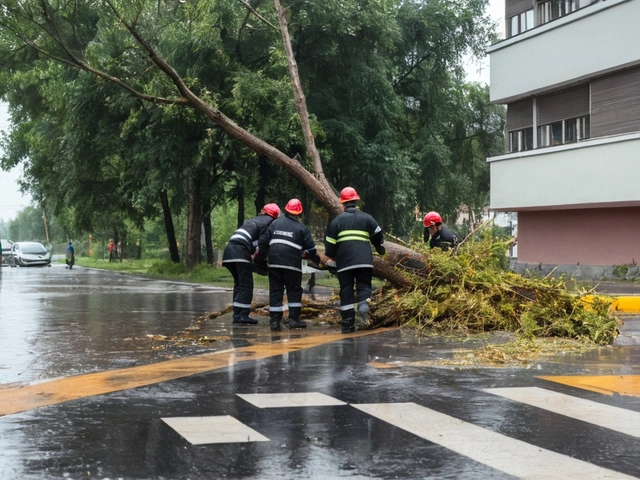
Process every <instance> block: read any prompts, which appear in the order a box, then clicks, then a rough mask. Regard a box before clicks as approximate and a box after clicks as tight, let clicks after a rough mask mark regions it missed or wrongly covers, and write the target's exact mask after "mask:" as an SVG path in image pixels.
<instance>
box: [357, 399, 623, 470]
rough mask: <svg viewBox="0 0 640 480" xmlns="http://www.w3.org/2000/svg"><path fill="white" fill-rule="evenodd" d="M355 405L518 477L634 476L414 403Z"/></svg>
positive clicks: (397, 425)
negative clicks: (546, 448)
mask: <svg viewBox="0 0 640 480" xmlns="http://www.w3.org/2000/svg"><path fill="white" fill-rule="evenodd" d="M352 406H353V407H354V408H357V409H358V410H361V411H363V412H365V413H367V414H369V415H371V416H373V417H376V418H378V419H380V420H383V421H385V422H387V423H390V424H391V425H394V426H396V427H398V428H402V429H403V430H406V431H408V432H410V433H413V434H414V435H417V436H418V437H421V438H424V439H425V440H429V441H430V442H433V443H436V444H439V445H441V446H443V447H446V448H448V449H450V450H453V451H454V452H457V453H460V454H462V455H465V456H467V457H469V458H472V459H474V460H476V461H478V462H480V463H483V464H485V465H488V466H490V467H492V468H495V469H497V470H501V471H503V472H505V473H507V474H510V475H514V476H516V477H520V478H527V479H549V478H581V479H582V480H587V479H596V478H597V479H605V478H611V479H613V478H615V479H623V478H634V477H629V476H627V475H624V474H622V473H619V472H616V471H613V470H609V469H606V468H602V467H598V466H596V465H592V464H590V463H588V462H584V461H582V460H577V459H575V458H572V457H568V456H566V455H562V454H560V453H556V452H552V451H550V450H545V449H543V448H540V447H537V446H534V445H530V444H528V443H526V442H523V441H521V440H516V439H513V438H509V437H507V436H505V435H502V434H500V433H496V432H493V431H491V430H488V429H485V428H482V427H478V426H475V425H472V424H470V423H467V422H464V421H462V420H459V419H457V418H454V417H450V416H448V415H445V414H442V413H439V412H436V411H434V410H431V409H429V408H426V407H422V406H420V405H418V404H415V403H395V404H389V403H387V404H375V403H370V404H359V405H352Z"/></svg>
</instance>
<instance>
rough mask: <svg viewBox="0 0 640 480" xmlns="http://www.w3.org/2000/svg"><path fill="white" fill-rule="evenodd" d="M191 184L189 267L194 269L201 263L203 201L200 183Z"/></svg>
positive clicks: (188, 218)
mask: <svg viewBox="0 0 640 480" xmlns="http://www.w3.org/2000/svg"><path fill="white" fill-rule="evenodd" d="M190 183H191V185H190V188H189V195H188V201H189V206H188V213H187V267H188V268H193V267H195V266H196V265H197V264H198V263H200V247H201V242H200V237H201V232H202V199H201V193H200V185H199V183H198V181H197V180H191V181H190Z"/></svg>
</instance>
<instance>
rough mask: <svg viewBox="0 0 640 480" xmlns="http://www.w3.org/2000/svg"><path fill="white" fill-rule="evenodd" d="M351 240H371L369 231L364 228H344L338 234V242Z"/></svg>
mask: <svg viewBox="0 0 640 480" xmlns="http://www.w3.org/2000/svg"><path fill="white" fill-rule="evenodd" d="M349 240H359V241H362V242H368V241H369V233H367V232H365V231H364V230H344V231H342V232H340V233H339V234H338V243H340V242H346V241H349Z"/></svg>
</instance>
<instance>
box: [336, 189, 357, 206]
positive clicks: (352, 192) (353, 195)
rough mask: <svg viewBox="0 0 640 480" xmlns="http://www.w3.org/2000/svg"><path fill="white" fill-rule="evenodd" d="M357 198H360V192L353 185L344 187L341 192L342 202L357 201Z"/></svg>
mask: <svg viewBox="0 0 640 480" xmlns="http://www.w3.org/2000/svg"><path fill="white" fill-rule="evenodd" d="M356 200H360V197H359V196H358V192H356V189H355V188H353V187H344V188H343V189H342V191H341V192H340V203H345V202H355V201H356Z"/></svg>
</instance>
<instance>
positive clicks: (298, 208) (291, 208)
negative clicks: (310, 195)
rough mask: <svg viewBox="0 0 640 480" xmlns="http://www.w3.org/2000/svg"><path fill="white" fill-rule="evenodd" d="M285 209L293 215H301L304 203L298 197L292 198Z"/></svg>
mask: <svg viewBox="0 0 640 480" xmlns="http://www.w3.org/2000/svg"><path fill="white" fill-rule="evenodd" d="M284 209H285V211H287V212H289V213H291V214H293V215H300V214H301V213H302V203H300V200H298V199H297V198H292V199H291V200H289V201H288V202H287V205H286V206H285V207H284Z"/></svg>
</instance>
